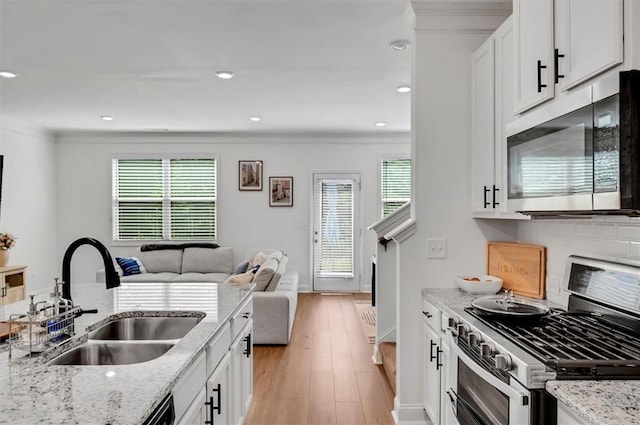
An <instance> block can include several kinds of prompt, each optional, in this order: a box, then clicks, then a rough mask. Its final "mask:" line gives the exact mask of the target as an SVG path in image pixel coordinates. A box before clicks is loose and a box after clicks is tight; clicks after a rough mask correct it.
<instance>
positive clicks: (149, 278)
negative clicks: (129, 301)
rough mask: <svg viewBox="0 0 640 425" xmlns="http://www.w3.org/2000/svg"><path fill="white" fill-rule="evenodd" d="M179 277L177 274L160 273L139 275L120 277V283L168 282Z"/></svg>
mask: <svg viewBox="0 0 640 425" xmlns="http://www.w3.org/2000/svg"><path fill="white" fill-rule="evenodd" d="M176 276H179V274H178V273H171V272H162V273H140V274H132V275H131V276H122V277H121V278H120V280H121V281H122V282H169V281H171V280H172V279H174V278H175V277H176Z"/></svg>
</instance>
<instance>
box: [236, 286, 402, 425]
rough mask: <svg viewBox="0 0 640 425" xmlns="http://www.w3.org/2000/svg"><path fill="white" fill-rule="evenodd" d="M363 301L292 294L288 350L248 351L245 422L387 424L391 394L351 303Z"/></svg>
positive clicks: (260, 348) (271, 424)
mask: <svg viewBox="0 0 640 425" xmlns="http://www.w3.org/2000/svg"><path fill="white" fill-rule="evenodd" d="M369 298H370V297H369V296H368V294H347V295H321V294H299V296H298V309H297V312H296V319H295V322H294V325H293V333H292V335H291V341H290V342H289V345H287V346H258V345H257V346H255V347H254V362H253V367H254V372H253V376H254V388H253V402H252V404H251V408H250V410H249V413H248V414H247V419H246V421H245V424H246V425H289V424H290V425H312V424H314V425H315V424H334V425H360V424H367V425H373V424H384V425H392V424H393V419H392V418H391V410H392V409H393V392H392V390H391V386H390V385H389V382H388V381H387V380H386V377H385V375H384V371H383V369H382V367H381V366H377V365H375V364H374V363H373V362H372V360H371V355H372V345H370V344H369V342H368V340H367V339H366V337H365V335H364V332H363V330H362V327H361V325H360V321H359V318H358V316H357V313H356V310H355V307H354V304H353V301H354V299H369Z"/></svg>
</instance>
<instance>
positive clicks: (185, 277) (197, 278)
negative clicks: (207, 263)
mask: <svg viewBox="0 0 640 425" xmlns="http://www.w3.org/2000/svg"><path fill="white" fill-rule="evenodd" d="M228 277H229V273H182V274H179V275H176V276H175V277H174V278H173V279H171V282H211V283H222V282H224V281H225V280H226V279H227V278H228Z"/></svg>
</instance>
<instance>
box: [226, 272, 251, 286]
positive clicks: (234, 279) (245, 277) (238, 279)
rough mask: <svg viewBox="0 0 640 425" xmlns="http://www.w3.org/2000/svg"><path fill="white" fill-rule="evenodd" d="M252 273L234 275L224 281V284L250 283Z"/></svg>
mask: <svg viewBox="0 0 640 425" xmlns="http://www.w3.org/2000/svg"><path fill="white" fill-rule="evenodd" d="M253 276H254V275H253V273H251V272H245V273H241V274H234V275H231V276H229V277H228V278H227V280H225V281H224V283H230V284H234V283H235V284H238V285H239V284H242V283H251V281H252V280H253Z"/></svg>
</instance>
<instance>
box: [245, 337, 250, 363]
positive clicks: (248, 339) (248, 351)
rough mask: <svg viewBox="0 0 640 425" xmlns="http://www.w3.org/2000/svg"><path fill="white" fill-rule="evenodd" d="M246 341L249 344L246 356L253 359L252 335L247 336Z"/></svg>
mask: <svg viewBox="0 0 640 425" xmlns="http://www.w3.org/2000/svg"><path fill="white" fill-rule="evenodd" d="M244 340H245V342H246V343H247V349H246V350H244V355H245V356H247V358H249V357H251V334H249V335H247V336H246V337H245V338H244Z"/></svg>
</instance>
